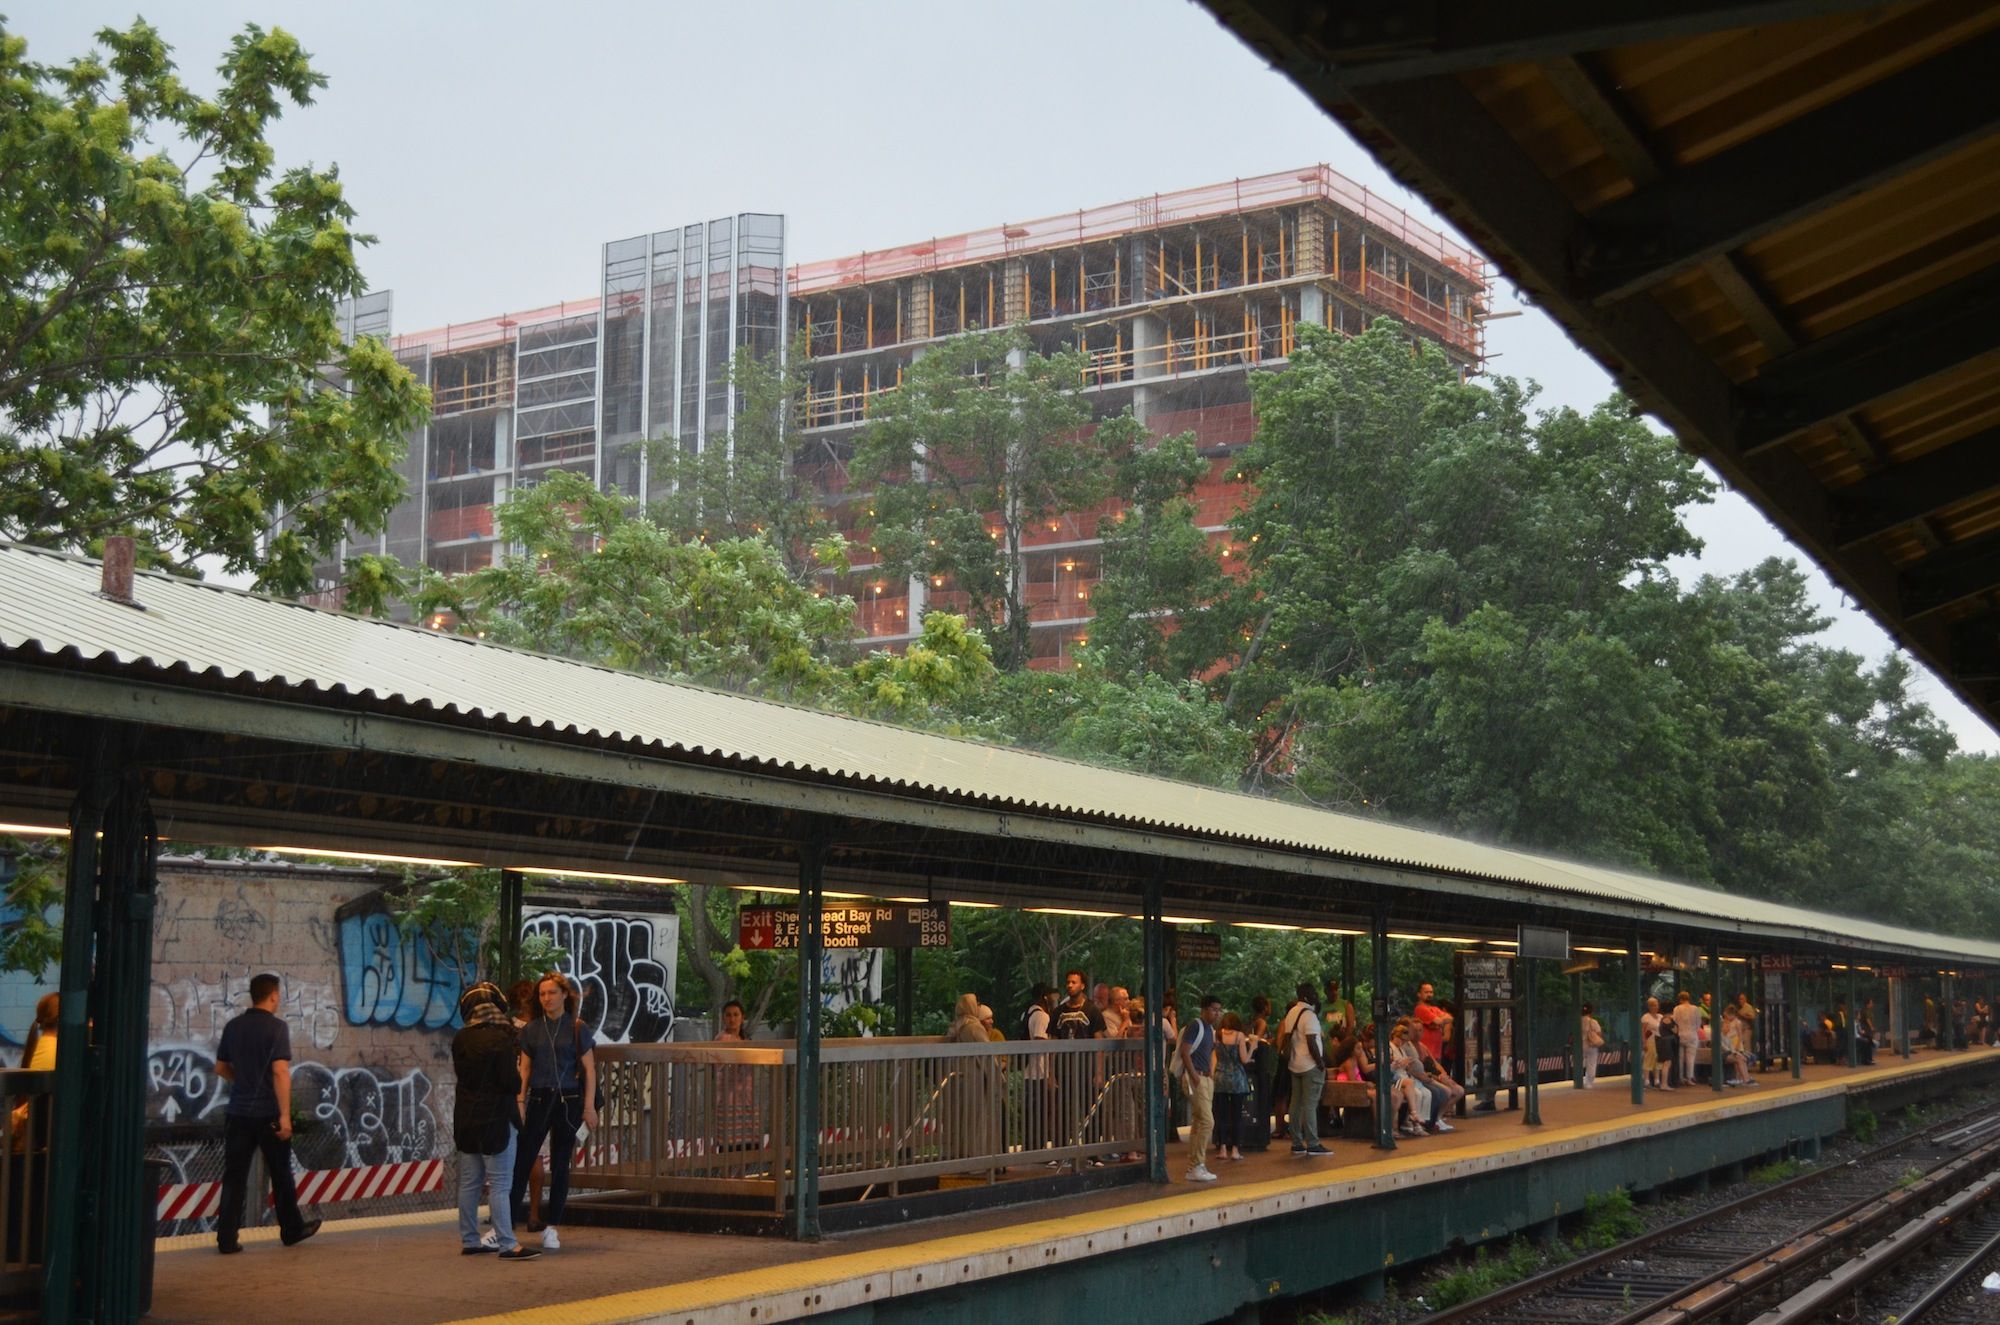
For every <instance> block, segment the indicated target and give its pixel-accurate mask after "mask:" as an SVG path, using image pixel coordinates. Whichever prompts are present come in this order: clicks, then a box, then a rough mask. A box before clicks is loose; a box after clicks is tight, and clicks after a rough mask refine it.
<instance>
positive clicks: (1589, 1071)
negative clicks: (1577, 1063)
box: [1583, 1044, 1604, 1090]
mask: <svg viewBox="0 0 2000 1325" xmlns="http://www.w3.org/2000/svg"><path fill="white" fill-rule="evenodd" d="M1603 1052H1604V1051H1603V1050H1602V1049H1600V1048H1598V1047H1597V1046H1596V1045H1592V1044H1586V1045H1585V1046H1583V1088H1584V1089H1585V1090H1588V1089H1590V1088H1591V1087H1592V1086H1595V1085H1596V1084H1597V1058H1598V1055H1600V1054H1602V1053H1603Z"/></svg>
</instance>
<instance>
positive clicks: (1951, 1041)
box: [1938, 975, 1965, 1049]
mask: <svg viewBox="0 0 2000 1325" xmlns="http://www.w3.org/2000/svg"><path fill="white" fill-rule="evenodd" d="M1953 983H1954V981H1953V980H1952V978H1951V977H1950V976H1948V975H1940V976H1939V977H1938V1039H1939V1040H1941V1041H1943V1044H1942V1046H1941V1047H1943V1048H1946V1049H1962V1048H1964V1047H1965V1046H1964V1045H1961V1044H1960V1043H1959V1042H1958V1020H1957V1019H1956V1018H1955V1017H1953V1016H1952V1015H1951V1000H1952V996H1953V993H1954V992H1955V991H1954V990H1953V988H1952V985H1953Z"/></svg>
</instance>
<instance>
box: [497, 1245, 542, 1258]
mask: <svg viewBox="0 0 2000 1325" xmlns="http://www.w3.org/2000/svg"><path fill="white" fill-rule="evenodd" d="M541 1254H542V1253H541V1252H539V1251H537V1250H535V1249H534V1248H533V1247H530V1246H529V1245H528V1244H527V1243H525V1242H523V1243H521V1244H520V1245H518V1246H515V1247H510V1248H508V1249H507V1250H506V1251H503V1252H501V1253H500V1254H499V1256H497V1257H495V1258H494V1259H496V1260H502V1261H532V1260H534V1259H535V1258H536V1257H538V1256H540V1255H541Z"/></svg>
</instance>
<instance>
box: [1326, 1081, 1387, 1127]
mask: <svg viewBox="0 0 2000 1325" xmlns="http://www.w3.org/2000/svg"><path fill="white" fill-rule="evenodd" d="M1319 1098H1320V1103H1321V1104H1324V1105H1325V1106H1326V1107H1327V1108H1329V1109H1332V1110H1334V1111H1335V1112H1337V1113H1339V1114H1340V1134H1341V1135H1342V1136H1358V1137H1361V1138H1363V1139H1372V1138H1373V1137H1374V1135H1375V1087H1373V1086H1371V1085H1369V1084H1368V1083H1367V1082H1365V1081H1329V1082H1327V1083H1326V1088H1325V1089H1324V1090H1322V1091H1321V1092H1320V1097H1319Z"/></svg>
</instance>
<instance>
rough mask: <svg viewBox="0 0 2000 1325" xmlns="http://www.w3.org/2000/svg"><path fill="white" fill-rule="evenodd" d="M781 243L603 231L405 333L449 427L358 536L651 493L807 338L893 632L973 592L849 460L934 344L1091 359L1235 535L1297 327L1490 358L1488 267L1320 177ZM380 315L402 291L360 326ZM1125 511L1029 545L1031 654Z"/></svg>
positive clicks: (1080, 630)
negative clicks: (550, 494)
mask: <svg viewBox="0 0 2000 1325" xmlns="http://www.w3.org/2000/svg"><path fill="white" fill-rule="evenodd" d="M784 249H785V219H784V218H781V217H776V216H768V215H758V214H745V215H741V216H737V217H732V218H724V219H722V220H717V221H712V222H709V223H707V224H705V225H692V226H687V227H683V228H680V229H676V230H665V231H660V232H657V233H655V234H652V235H642V236H638V237H636V238H633V239H628V240H621V241H617V242H614V243H610V244H607V245H606V246H605V249H604V262H603V284H602V287H601V289H600V292H599V295H598V297H597V298H595V299H585V300H578V301H576V302H573V303H567V304H561V305H556V306H554V307H548V308H541V309H535V310H532V311H529V312H522V313H513V314H508V315H504V316H500V317H494V318H488V319H485V320H483V321H479V322H473V323H464V324H454V325H451V326H447V327H442V328H439V329H436V330H433V331H425V332H417V333H414V334H409V335H403V336H397V337H394V338H393V339H392V341H391V344H392V346H393V348H394V349H395V352H396V354H397V357H398V358H399V359H400V360H401V361H402V362H403V363H404V364H405V365H407V366H408V367H410V369H411V370H412V371H413V372H415V373H417V374H418V375H419V376H420V377H421V378H422V379H423V380H424V381H426V382H428V383H429V384H430V387H431V390H432V393H433V415H432V418H431V421H430V423H429V425H428V426H427V427H426V428H425V429H423V430H421V432H420V433H419V434H417V435H414V436H412V438H411V439H410V448H409V453H408V455H407V457H406V458H405V461H404V476H405V478H406V479H407V480H408V481H409V496H408V498H407V499H406V500H405V501H404V503H403V504H402V505H401V506H399V507H398V508H397V510H396V511H395V512H394V513H393V514H392V516H391V518H390V522H389V528H388V530H387V531H386V533H385V534H384V535H383V536H381V537H380V538H374V537H369V538H365V539H362V540H358V541H357V542H356V543H355V544H353V545H352V546H351V547H350V549H348V550H349V551H383V552H388V553H391V554H394V555H396V556H397V557H399V558H400V559H401V560H403V561H404V562H405V563H406V564H412V565H414V564H417V563H419V562H421V563H423V564H426V565H429V566H431V567H433V568H435V569H437V570H440V571H445V572H461V571H465V570H470V569H475V568H477V567H479V566H483V565H486V564H488V563H489V562H490V561H491V559H492V558H493V556H494V555H495V541H496V540H495V537H494V524H493V508H494V506H495V505H496V504H497V503H499V502H501V501H503V500H505V497H506V494H507V493H508V492H509V491H510V490H512V489H514V488H520V487H528V486H532V485H533V484H535V483H537V482H539V481H540V480H541V479H542V477H544V476H545V475H546V474H548V473H550V472H553V471H555V470H571V471H575V472H579V473H584V474H588V475H590V476H591V477H592V478H593V480H594V481H596V482H597V483H598V484H599V485H600V486H602V487H606V488H610V487H616V488H617V489H618V490H620V491H622V492H625V493H628V494H630V495H632V496H634V497H637V498H639V499H640V500H642V501H643V500H650V499H652V498H655V497H657V496H659V495H660V494H659V493H658V492H656V491H654V489H653V486H652V479H651V475H650V474H649V472H648V468H649V466H648V457H647V454H646V447H645V446H644V442H645V441H646V439H649V438H657V439H661V440H663V441H671V442H673V443H675V444H678V445H680V446H682V447H684V448H687V449H689V450H700V449H703V448H705V447H707V446H710V445H715V444H718V443H719V442H720V441H721V439H723V438H724V437H725V436H726V433H727V429H728V421H729V419H730V418H732V417H733V416H734V412H735V400H734V397H733V393H732V391H731V388H730V384H729V381H728V372H727V368H728V360H729V357H730V355H731V354H732V353H733V352H734V350H735V349H736V348H737V347H739V346H747V347H750V348H752V349H754V350H756V351H758V352H768V353H778V352H781V351H783V350H784V349H785V347H786V346H787V345H788V344H790V343H797V344H802V345H804V346H805V349H806V353H807V354H808V356H809V358H810V362H809V364H808V365H806V369H805V372H804V373H803V374H802V376H803V377H804V379H805V381H806V383H807V387H806V390H805V393H804V398H803V401H802V406H801V410H800V417H799V419H798V427H799V439H800V459H801V463H802V464H806V465H809V466H810V467H811V469H812V471H813V472H814V473H815V474H816V475H818V476H819V477H820V481H821V483H822V486H823V487H824V488H825V490H826V491H827V492H828V494H829V501H830V503H831V504H832V505H834V506H835V507H836V508H837V509H840V510H843V511H846V512H849V513H851V514H850V518H844V519H843V520H842V521H841V523H842V525H843V527H845V528H846V529H847V530H848V531H849V533H850V535H851V536H854V542H855V545H856V547H857V548H859V549H862V550H863V555H862V556H861V557H859V558H858V559H857V563H856V568H855V575H854V578H853V580H852V581H851V583H850V585H849V586H848V587H849V589H850V590H851V591H852V592H853V593H854V595H855V597H856V599H857V601H858V602H859V603H860V607H861V612H860V622H861V628H862V630H863V631H864V632H865V634H866V635H867V636H868V637H869V638H870V639H871V640H872V641H874V642H876V643H881V644H894V643H896V642H898V641H900V640H902V639H904V638H907V637H908V635H909V634H910V632H911V630H912V627H913V625H914V623H916V622H917V621H918V620H920V618H921V616H922V613H923V612H924V610H925V609H926V608H927V607H930V606H933V605H935V606H942V607H951V606H953V605H954V604H953V601H952V598H953V596H952V595H951V594H950V593H949V586H933V585H930V584H927V583H926V582H924V581H923V580H922V579H917V580H915V581H910V582H905V581H903V580H900V579H891V578H889V577H887V576H885V575H882V574H881V573H879V571H877V570H876V569H875V568H874V567H872V566H871V565H869V564H868V562H867V559H866V555H865V549H866V548H867V546H868V540H867V537H866V534H867V530H866V528H865V523H866V521H865V504H863V503H859V502H856V501H855V500H854V498H853V496H852V495H851V494H848V493H847V492H846V482H845V477H846V476H845V465H846V461H847V459H848V457H849V456H851V454H852V451H853V443H854V440H855V437H856V436H857V434H858V433H859V431H860V430H861V429H862V428H863V427H865V426H866V424H867V421H868V416H869V411H870V409H871V406H872V405H873V403H874V402H876V401H877V400H879V399H880V398H881V396H882V394H883V393H884V392H888V391H893V390H895V389H896V386H897V383H898V382H899V381H900V379H901V375H902V372H903V370H904V369H905V368H907V366H908V365H909V364H910V362H911V361H912V359H913V357H914V356H915V355H917V354H919V353H921V352H922V350H923V348H924V347H925V346H926V345H928V344H931V343H933V342H935V341H937V340H939V339H942V338H944V337H949V336H952V335H955V334H957V333H959V332H962V331H968V330H973V329H977V328H990V327H997V326H1020V327H1023V328H1025V330H1026V331H1027V333H1028V335H1029V337H1030V338H1031V340H1032V341H1033V343H1034V345H1035V347H1036V348H1037V349H1039V350H1042V351H1044V352H1047V351H1052V350H1055V349H1058V348H1076V349H1080V350H1081V351H1082V352H1083V353H1084V356H1085V362H1086V389H1087V390H1088V391H1089V392H1090V393H1091V394H1092V396H1093V397H1094V399H1095V405H1096V409H1097V412H1098V413H1099V415H1100V416H1109V415H1113V414H1116V413H1118V412H1119V411H1121V410H1123V409H1125V408H1126V407H1128V406H1129V407H1131V408H1132V410H1133V411H1134V413H1135V414H1136V415H1137V416H1138V417H1139V419H1140V420H1141V421H1142V422H1144V423H1145V424H1146V425H1147V426H1148V427H1149V428H1150V429H1151V430H1152V431H1153V433H1154V434H1155V435H1158V436H1168V435H1172V434H1176V433H1182V432H1192V433H1193V434H1195V436H1196V439H1197V441H1198V444H1199V445H1200V447H1201V449H1202V452H1203V454H1204V455H1205V456H1206V457H1207V458H1208V459H1209V462H1210V473H1209V477H1208V478H1207V480H1206V481H1204V483H1203V484H1202V485H1201V490H1200V492H1199V494H1198V495H1199V498H1200V506H1201V519H1202V521H1203V523H1204V524H1205V525H1207V526H1209V527H1211V528H1212V529H1215V530H1216V531H1218V534H1219V533H1220V531H1221V530H1222V528H1223V526H1224V525H1225V523H1226V521H1227V519H1228V517H1229V515H1230V513H1231V512H1232V511H1233V509H1234V508H1235V505H1236V502H1237V500H1238V494H1237V493H1236V492H1235V491H1234V490H1233V488H1232V486H1231V485H1230V484H1229V483H1228V482H1227V481H1226V480H1225V478H1224V474H1225V472H1226V470H1227V469H1228V466H1229V461H1230V457H1231V455H1232V454H1233V453H1234V452H1235V451H1236V450H1238V449H1240V448H1241V447H1242V446H1243V445H1244V444H1245V443H1247V442H1248V441H1249V439H1250V434H1251V412H1250V389H1249V374H1250V373H1252V372H1254V371H1258V370H1260V369H1268V368H1275V367H1281V366H1282V365H1283V364H1284V363H1285V361H1286V360H1287V359H1288V357H1289V356H1290V354H1291V351H1292V346H1293V344H1294V343H1295V341H1296V338H1297V335H1298V328H1299V326H1300V325H1301V324H1303V323H1308V322H1311V323H1317V324H1319V325H1321V326H1325V327H1328V328H1331V329H1333V330H1335V331H1343V332H1355V331H1359V330H1360V329H1361V328H1363V327H1364V326H1366V325H1367V324H1368V323H1369V322H1371V321H1373V320H1374V319H1375V318H1377V317H1380V316H1383V315H1388V316H1392V317H1395V318H1397V319H1399V320H1401V321H1402V322H1403V323H1404V324H1405V325H1407V326H1408V327H1409V328H1410V330H1411V333H1412V334H1413V335H1416V336H1420V337H1423V338H1426V339H1429V340H1432V341H1434V342H1436V343H1437V344H1438V345H1439V346H1440V347H1442V349H1443V350H1444V352H1445V354H1446V355H1447V356H1448V357H1449V358H1450V359H1451V360H1452V361H1453V362H1454V363H1456V364H1457V365H1459V366H1460V368H1461V369H1462V370H1463V371H1464V372H1467V373H1472V372H1476V371H1477V370H1478V369H1479V367H1480V364H1481V361H1482V351H1483V339H1482V319H1483V316H1484V304H1485V299H1486V293H1487V277H1486V268H1485V264H1484V262H1483V261H1482V260H1481V259H1480V257H1479V256H1478V255H1477V254H1475V253H1473V252H1472V251H1471V250H1470V249H1468V248H1466V247H1465V246H1463V245H1462V244H1459V243H1457V242H1455V241H1454V240H1451V239H1449V238H1447V237H1445V236H1444V235H1441V234H1439V233H1438V232H1437V231H1435V230H1433V229H1431V228H1429V227H1426V226H1423V225H1420V224H1418V223H1416V222H1414V221H1412V220H1411V219H1410V218H1409V217H1408V216H1407V215H1406V214H1405V213H1404V212H1403V211H1402V210H1400V209H1399V208H1396V207H1394V206H1391V205H1389V204H1387V203H1385V202H1383V201H1382V200H1381V199H1379V198H1377V197H1375V196H1373V195H1372V194H1370V193H1369V192H1368V190H1366V189H1364V188H1362V187H1361V186H1359V185H1357V184H1354V183H1353V182H1351V181H1349V180H1347V179H1345V178H1343V177H1342V176H1340V175H1338V174H1335V173H1334V172H1333V171H1332V170H1330V169H1328V168H1327V167H1325V166H1314V167H1311V168H1309V169H1306V170H1302V171H1293V172H1288V173H1284V174H1277V175H1266V176H1261V177H1258V178H1255V179H1244V180H1233V181H1231V182H1229V183H1226V184H1218V185H1211V186H1207V187H1203V188H1197V189H1188V190H1183V191H1181V192H1178V193H1163V194H1155V195H1152V196H1149V197H1145V198H1139V199H1134V200H1132V201H1129V202H1123V203H1117V204H1113V205H1111V206H1106V207H1098V208H1094V209H1090V210H1086V211H1078V212H1071V213H1066V214H1064V215H1061V216H1054V217H1047V218H1043V219H1041V220H1035V221H1026V222H1020V223H1015V224H1009V225H1002V226H996V227H994V228H992V229H990V230H982V231H976V232H973V233H970V234H964V235H955V236H952V237H949V238H940V239H930V240H926V241H923V242H921V243H914V244H906V245H903V246H901V247H897V248H890V249H881V250H870V251H868V252H865V253H861V254H858V255H855V256H853V257H848V258H840V259H835V260H831V261H824V262H811V263H804V264H800V265H796V266H792V267H790V268H789V269H787V268H786V267H785V265H784V257H785V254H784ZM386 318H387V308H386V304H384V305H381V306H378V307H374V308H364V309H361V310H359V311H358V312H357V313H356V315H355V319H354V320H355V322H356V325H357V329H358V330H366V329H369V328H370V327H374V328H376V329H378V330H379V327H380V324H381V323H382V322H386ZM1115 510H1116V504H1115V503H1113V504H1111V505H1110V506H1108V507H1107V508H1105V509H1100V510H1093V511H1079V512H1074V513H1072V514H1070V515H1068V516H1065V517H1063V518H1061V519H1057V520H1054V521H1052V522H1051V523H1050V527H1048V528H1046V529H1038V530H1036V531H1035V533H1034V537H1033V538H1032V540H1031V542H1030V544H1029V546H1028V548H1027V549H1026V551H1025V553H1024V557H1025V562H1026V564H1025V565H1024V566H1022V567H1021V573H1022V575H1023V577H1024V583H1025V584H1027V585H1028V586H1029V593H1028V595H1027V601H1028V602H1029V603H1030V610H1031V612H1032V617H1033V640H1034V657H1035V660H1036V662H1037V664H1038V665H1042V666H1055V665H1060V664H1061V663H1062V661H1063V660H1064V659H1066V658H1067V656H1068V653H1069V650H1070V648H1071V647H1073V646H1074V645H1076V644H1077V643H1079V642H1082V641H1084V640H1086V639H1087V638H1088V623H1089V620H1090V616H1091V609H1090V600H1091V595H1092V593H1093V590H1094V587H1095V584H1096V581H1097V578H1098V566H1099V555H1098V542H1097V529H1096V526H1097V522H1098V520H1100V519H1102V518H1105V517H1106V516H1108V515H1109V514H1111V513H1112V512H1114V511H1115ZM852 516H859V517H861V518H858V519H857V518H851V517H852ZM325 570H326V573H327V582H328V583H329V584H331V583H332V582H333V581H334V580H335V579H337V575H336V573H335V572H336V567H335V566H333V565H329V566H327V567H326V568H325Z"/></svg>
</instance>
